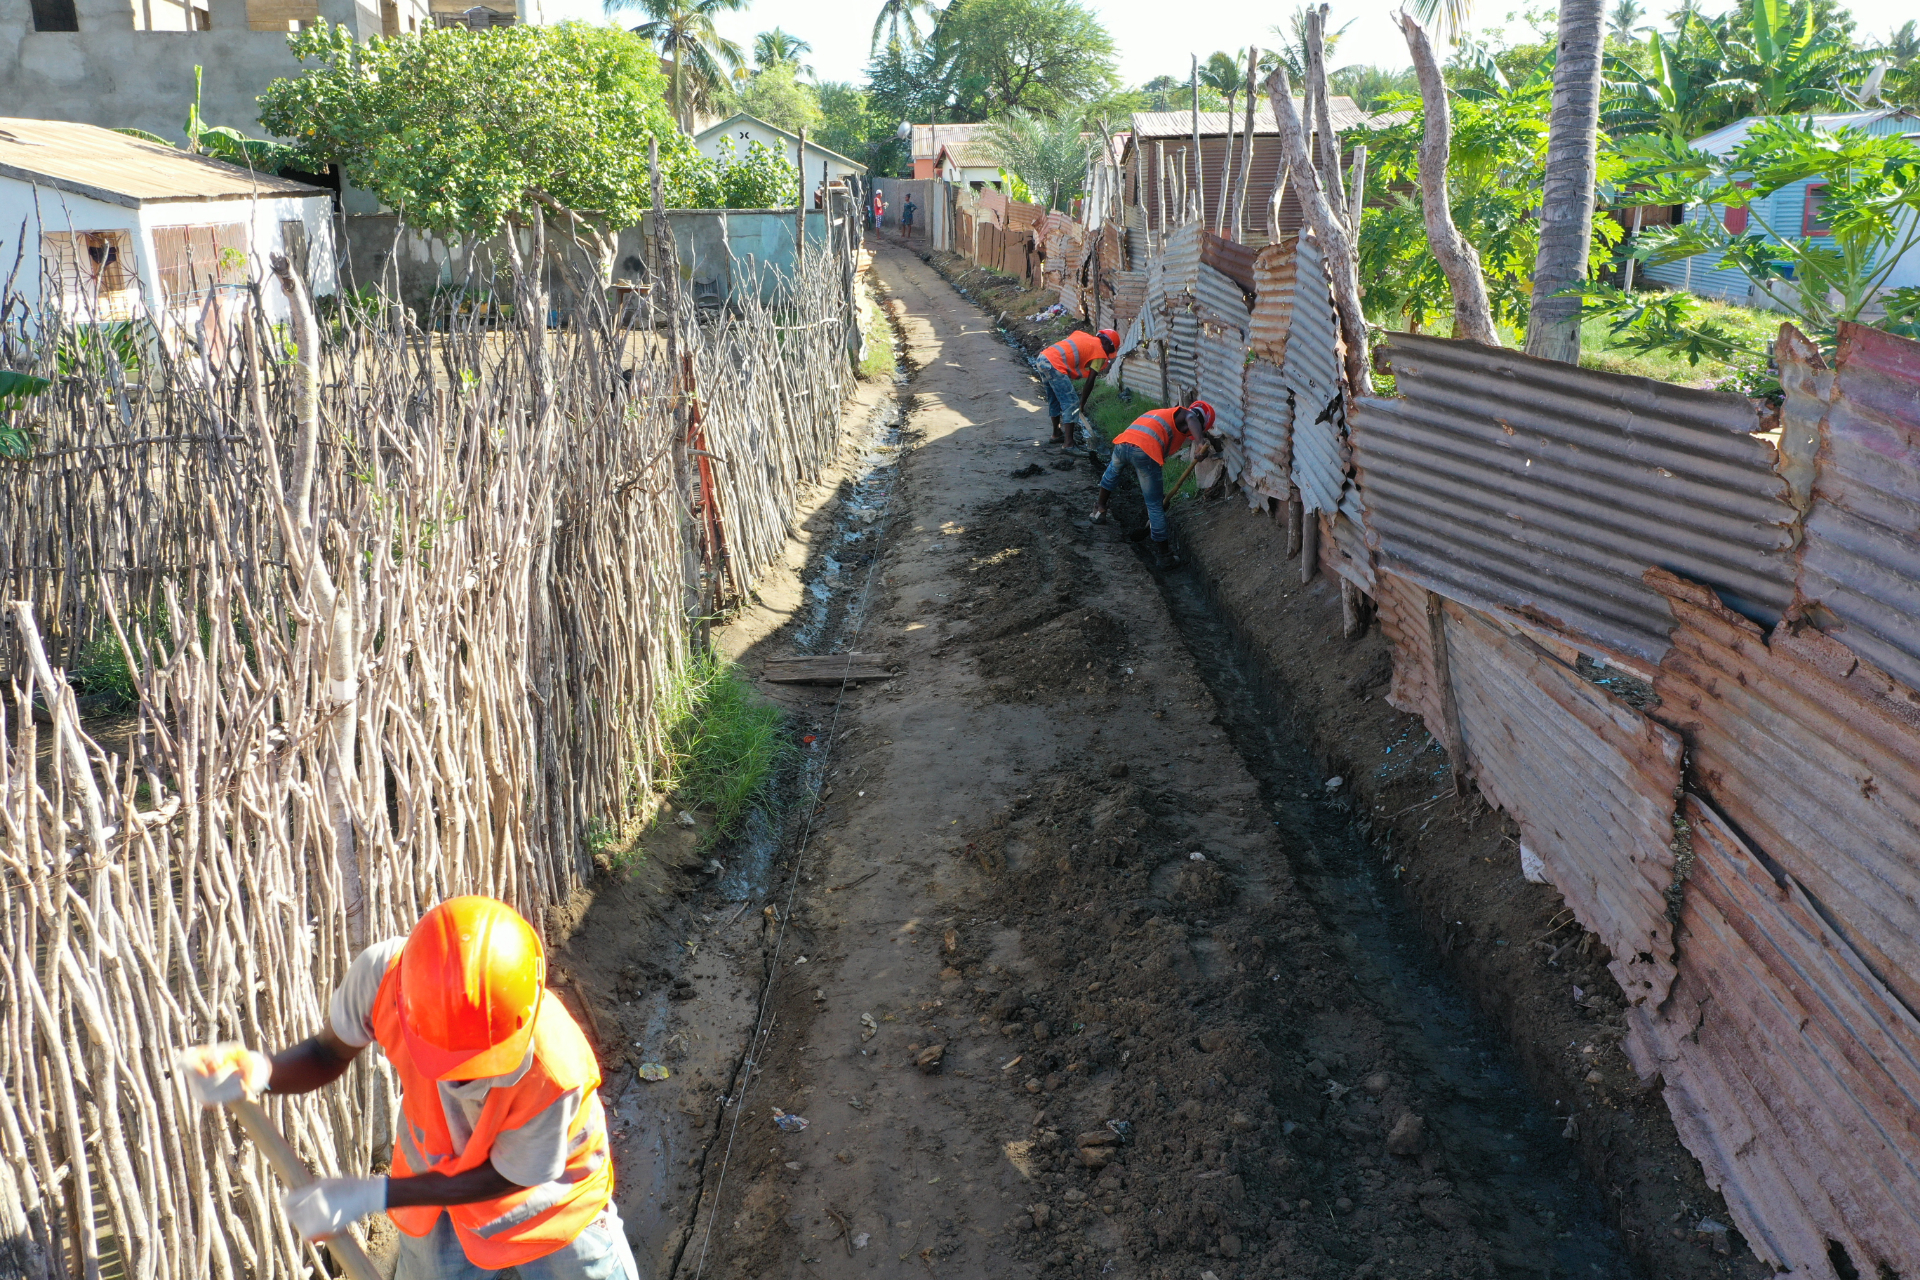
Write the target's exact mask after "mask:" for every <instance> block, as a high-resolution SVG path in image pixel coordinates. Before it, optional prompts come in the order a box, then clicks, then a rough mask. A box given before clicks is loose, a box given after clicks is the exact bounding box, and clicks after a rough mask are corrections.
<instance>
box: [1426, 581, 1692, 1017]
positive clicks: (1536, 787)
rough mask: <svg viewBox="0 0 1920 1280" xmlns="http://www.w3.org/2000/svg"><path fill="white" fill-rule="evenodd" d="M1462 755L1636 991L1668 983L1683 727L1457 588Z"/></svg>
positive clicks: (1455, 649) (1630, 991) (1453, 666)
mask: <svg viewBox="0 0 1920 1280" xmlns="http://www.w3.org/2000/svg"><path fill="white" fill-rule="evenodd" d="M1445 613H1446V641H1447V653H1448V664H1447V665H1448V668H1449V670H1450V671H1451V673H1452V683H1453V695H1454V701H1455V703H1456V704H1457V705H1458V707H1459V712H1460V736H1461V740H1462V742H1463V744H1464V746H1465V749H1466V756H1467V767H1468V768H1469V769H1470V770H1471V771H1472V773H1473V777H1474V781H1475V782H1476V783H1478V784H1479V786H1480V790H1481V791H1482V792H1483V793H1485V795H1486V796H1487V797H1488V799H1490V800H1492V801H1493V802H1494V803H1495V804H1497V805H1499V806H1500V807H1501V808H1502V809H1505V810H1506V811H1507V812H1508V813H1509V814H1511V815H1512V816H1513V819H1514V821H1515V822H1517V823H1519V824H1520V838H1521V840H1522V841H1523V842H1525V844H1526V845H1527V847H1528V848H1529V849H1531V850H1533V852H1535V853H1536V854H1538V855H1539V856H1540V860H1541V861H1542V862H1543V863H1544V864H1545V865H1546V869H1547V875H1548V877H1549V878H1550V879H1551V880H1552V881H1553V883H1554V886H1555V887H1556V888H1558V889H1559V890H1560V893H1561V896H1563V897H1564V898H1565V899H1566V901H1567V905H1568V906H1569V907H1571V908H1573V913H1574V915H1576V916H1577V917H1579V920H1580V923H1581V924H1582V925H1584V926H1586V928H1588V929H1589V930H1591V931H1592V932H1594V933H1597V934H1599V935H1600V940H1601V941H1602V942H1604V943H1606V945H1607V949H1608V950H1609V951H1611V952H1612V953H1613V959H1612V960H1611V962H1610V963H1609V965H1608V967H1609V968H1610V969H1611V970H1612V972H1613V976H1614V980H1615V981H1617V982H1618V983H1619V984H1620V989H1621V990H1622V991H1623V992H1625V993H1626V996H1627V1000H1628V1002H1629V1003H1639V1002H1641V1001H1647V1002H1650V1003H1652V1004H1655V1005H1658V1004H1659V1003H1660V1002H1661V1001H1662V1000H1664V999H1666V997H1667V990H1668V988H1669V987H1671V986H1672V985H1673V977H1674V967H1673V927H1672V925H1671V924H1670V923H1669V922H1668V920H1667V899H1666V890H1667V888H1668V887H1669V886H1670V885H1671V884H1672V883H1673V879H1674V862H1675V859H1674V854H1673V849H1672V847H1671V845H1672V842H1673V809H1674V796H1675V795H1676V794H1677V793H1678V791H1679V789H1680V750H1681V748H1680V739H1679V737H1678V736H1677V735H1675V734H1674V733H1673V732H1672V731H1670V730H1668V729H1666V728H1665V727H1663V726H1661V725H1659V724H1656V723H1655V722H1654V721H1652V720H1650V719H1649V718H1647V717H1646V716H1644V715H1642V714H1641V713H1640V712H1638V711H1635V710H1634V709H1633V708H1632V707H1629V706H1628V705H1627V704H1626V703H1624V702H1622V701H1620V700H1619V699H1618V698H1615V697H1613V696H1612V695H1611V694H1609V693H1607V692H1606V691H1605V690H1603V689H1601V688H1599V687H1598V686H1596V685H1594V684H1592V683H1590V682H1589V681H1587V680H1585V679H1583V678H1581V677H1580V676H1579V675H1578V674H1576V673H1575V672H1574V671H1573V670H1572V669H1571V668H1569V667H1568V666H1566V664H1564V663H1562V662H1560V661H1559V660H1558V659H1556V658H1554V657H1553V656H1552V655H1551V654H1549V653H1548V652H1547V651H1546V650H1545V649H1542V648H1541V647H1540V646H1539V645H1537V644H1535V643H1533V641H1531V640H1529V639H1527V638H1526V637H1524V636H1521V635H1518V634H1515V633H1513V632H1510V631H1507V630H1506V629H1504V628H1502V627H1501V626H1500V625H1499V624H1498V623H1497V622H1495V621H1494V620H1493V619H1492V618H1490V617H1487V616H1486V615H1484V614H1479V613H1476V612H1475V611H1474V610H1472V609H1469V608H1467V607H1465V606H1464V605H1461V604H1459V603H1457V602H1455V601H1448V602H1447V604H1446V607H1445Z"/></svg>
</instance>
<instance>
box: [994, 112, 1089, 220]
mask: <svg viewBox="0 0 1920 1280" xmlns="http://www.w3.org/2000/svg"><path fill="white" fill-rule="evenodd" d="M984 140H985V142H986V145H987V149H988V151H989V152H990V153H991V154H992V156H993V158H994V162H995V163H996V164H998V165H999V166H1000V167H1001V168H1002V169H1005V170H1007V171H1009V172H1012V173H1016V174H1018V175H1020V179H1021V181H1022V182H1024V183H1025V184H1026V185H1027V187H1028V188H1029V189H1030V190H1031V191H1032V192H1033V193H1034V196H1035V198H1036V200H1037V201H1038V202H1039V203H1042V204H1044V205H1046V207H1047V208H1049V209H1060V208H1064V207H1066V202H1067V201H1070V200H1072V198H1073V197H1074V196H1076V195H1078V194H1079V193H1080V188H1081V185H1082V184H1083V183H1084V182H1085V180H1086V174H1087V156H1088V154H1089V152H1090V150H1091V143H1090V141H1089V139H1088V138H1087V136H1086V135H1085V134H1083V133H1082V132H1081V131H1080V122H1079V121H1078V120H1074V119H1071V118H1062V119H1059V120H1049V119H1047V118H1046V117H1045V116H1035V115H1030V114H1028V113H1026V112H1014V113H1012V114H1010V115H1007V116H1003V117H1002V118H1000V119H999V120H996V121H994V123H993V126H992V127H991V128H989V129H988V130H987V131H986V133H985V135H984Z"/></svg>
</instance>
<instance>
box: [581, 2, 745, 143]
mask: <svg viewBox="0 0 1920 1280" xmlns="http://www.w3.org/2000/svg"><path fill="white" fill-rule="evenodd" d="M601 2H602V4H603V5H604V6H605V8H606V11H607V13H608V15H609V16H611V15H614V14H619V13H624V12H626V11H628V10H638V11H639V12H640V13H641V14H643V15H645V17H646V19H647V20H646V21H645V22H643V23H641V24H640V25H639V26H637V27H635V28H634V29H633V33H634V34H635V35H637V36H639V37H640V38H641V39H643V40H646V41H648V42H650V43H651V44H653V46H654V47H655V48H657V49H659V50H660V56H661V57H663V58H666V59H667V60H668V61H670V62H671V63H673V79H672V93H671V95H670V99H669V100H670V101H671V102H672V104H673V116H674V119H676V120H678V121H679V122H680V124H681V126H682V127H683V128H685V129H687V130H689V131H691V130H692V127H693V113H694V112H695V111H699V110H704V109H706V108H707V107H709V106H711V105H712V104H713V102H714V101H715V100H716V99H717V98H718V97H719V96H720V95H721V94H722V93H724V92H725V89H726V85H727V81H728V79H729V77H730V76H731V75H732V74H733V73H735V72H737V71H740V70H741V69H742V68H744V67H745V66H746V57H745V55H744V54H742V53H741V51H740V46H739V45H737V44H735V43H734V42H733V41H731V40H729V39H727V38H726V37H725V36H723V35H721V34H720V31H719V28H718V27H716V26H715V25H714V19H715V18H716V17H718V16H719V15H720V14H723V13H736V12H738V11H739V10H741V9H744V8H746V6H747V0H601Z"/></svg>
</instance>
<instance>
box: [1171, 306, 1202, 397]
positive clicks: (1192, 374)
mask: <svg viewBox="0 0 1920 1280" xmlns="http://www.w3.org/2000/svg"><path fill="white" fill-rule="evenodd" d="M1199 350H1200V321H1199V319H1198V317H1196V316H1195V315H1194V314H1193V312H1191V311H1175V312H1174V313H1173V314H1172V315H1170V316H1168V317H1167V382H1168V384H1169V385H1168V388H1167V389H1168V390H1169V391H1171V392H1172V393H1173V394H1174V395H1175V396H1184V395H1186V393H1187V392H1188V391H1190V390H1192V389H1193V388H1194V387H1196V386H1198V385H1199V381H1200V376H1199V375H1200V370H1199V367H1198V365H1197V363H1196V359H1195V358H1196V356H1197V355H1198V353H1199Z"/></svg>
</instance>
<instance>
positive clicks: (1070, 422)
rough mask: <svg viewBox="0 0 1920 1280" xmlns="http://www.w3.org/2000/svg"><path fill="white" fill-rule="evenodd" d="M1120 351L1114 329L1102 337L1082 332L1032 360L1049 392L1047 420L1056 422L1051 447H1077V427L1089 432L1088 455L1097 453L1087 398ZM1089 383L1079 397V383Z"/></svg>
mask: <svg viewBox="0 0 1920 1280" xmlns="http://www.w3.org/2000/svg"><path fill="white" fill-rule="evenodd" d="M1119 349H1120V335H1119V334H1118V333H1116V332H1115V331H1114V330H1112V329H1102V330H1101V331H1100V332H1099V333H1088V332H1086V331H1085V330H1080V331H1077V332H1074V333H1070V334H1068V335H1067V336H1066V337H1065V338H1063V339H1061V340H1060V341H1059V342H1056V343H1054V344H1053V345H1052V346H1050V347H1048V348H1047V349H1046V350H1045V351H1042V352H1041V353H1040V354H1039V355H1037V356H1035V357H1034V358H1033V371H1034V372H1035V373H1037V374H1039V375H1040V381H1041V383H1042V384H1043V385H1044V386H1045V387H1046V388H1047V416H1048V417H1049V418H1051V419H1053V439H1052V441H1051V443H1053V444H1060V445H1065V446H1066V447H1067V448H1069V449H1071V448H1073V447H1074V424H1075V423H1079V424H1080V425H1082V426H1085V427H1086V429H1087V454H1088V456H1089V457H1094V458H1096V459H1097V456H1098V455H1097V454H1095V452H1094V440H1093V435H1094V432H1093V424H1092V423H1090V422H1088V421H1087V397H1088V396H1090V395H1092V394H1093V380H1094V378H1095V377H1097V376H1098V375H1099V373H1100V370H1101V369H1102V368H1104V367H1105V366H1106V363H1107V361H1109V360H1111V359H1112V358H1113V353H1114V352H1115V351H1118V350H1119ZM1080 378H1084V379H1086V385H1085V386H1083V387H1082V388H1081V389H1080V392H1079V394H1078V395H1076V394H1075V393H1074V390H1073V384H1074V382H1075V380H1076V379H1080Z"/></svg>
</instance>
